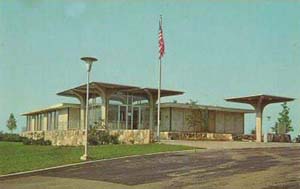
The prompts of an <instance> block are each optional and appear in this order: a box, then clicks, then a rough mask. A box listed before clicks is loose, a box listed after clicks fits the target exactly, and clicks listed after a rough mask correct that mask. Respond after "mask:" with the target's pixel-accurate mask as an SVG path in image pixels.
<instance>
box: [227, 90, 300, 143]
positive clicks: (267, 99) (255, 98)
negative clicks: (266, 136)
mask: <svg viewBox="0 0 300 189" xmlns="http://www.w3.org/2000/svg"><path fill="white" fill-rule="evenodd" d="M225 100H226V101H229V102H239V103H246V104H250V105H252V106H253V107H254V109H255V112H256V126H255V128H256V141H257V142H261V141H262V114H263V110H264V107H266V106H267V105H268V104H272V103H279V102H289V101H293V100H295V99H294V98H289V97H281V96H273V95H265V94H259V95H252V96H243V97H232V98H226V99H225Z"/></svg>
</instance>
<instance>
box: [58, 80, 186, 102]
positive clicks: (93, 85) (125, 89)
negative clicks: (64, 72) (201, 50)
mask: <svg viewBox="0 0 300 189" xmlns="http://www.w3.org/2000/svg"><path fill="white" fill-rule="evenodd" d="M97 88H101V89H104V90H107V89H108V90H109V89H114V90H116V93H115V94H113V95H112V97H111V99H112V100H117V99H118V98H119V97H120V96H124V95H127V94H128V95H135V96H137V97H140V100H143V99H148V96H149V93H150V94H152V95H157V92H158V89H155V88H142V87H137V86H132V85H121V84H113V83H103V82H90V87H89V90H90V96H91V98H93V97H97V96H99V91H98V90H97ZM74 93H79V94H81V95H85V94H86V84H83V85H80V86H77V87H74V88H71V89H67V90H64V91H62V92H58V93H57V95H60V96H69V97H76V95H75V94H74ZM183 93H184V92H182V91H175V90H167V89H161V97H166V96H173V95H181V94H183Z"/></svg>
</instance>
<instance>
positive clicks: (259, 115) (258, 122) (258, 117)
mask: <svg viewBox="0 0 300 189" xmlns="http://www.w3.org/2000/svg"><path fill="white" fill-rule="evenodd" d="M255 112H256V126H255V130H256V142H262V141H261V137H262V108H261V105H258V106H257V107H256V108H255Z"/></svg>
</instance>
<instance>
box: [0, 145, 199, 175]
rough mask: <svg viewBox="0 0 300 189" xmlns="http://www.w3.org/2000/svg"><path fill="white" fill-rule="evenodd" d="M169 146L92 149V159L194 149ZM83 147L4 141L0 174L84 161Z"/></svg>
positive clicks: (93, 147) (115, 146)
mask: <svg viewBox="0 0 300 189" xmlns="http://www.w3.org/2000/svg"><path fill="white" fill-rule="evenodd" d="M190 149H193V148H192V147H187V146H176V145H166V144H144V145H103V146H91V147H89V155H90V157H91V159H93V160H96V159H106V158H114V157H122V156H128V155H141V154H149V153H155V152H167V151H179V150H190ZM82 154H83V147H55V146H38V145H23V144H22V143H14V142H0V175H4V174H8V173H15V172H20V171H29V170H35V169H40V168H46V167H52V166H58V165H64V164H69V163H76V162H80V159H79V158H80V156H81V155H82Z"/></svg>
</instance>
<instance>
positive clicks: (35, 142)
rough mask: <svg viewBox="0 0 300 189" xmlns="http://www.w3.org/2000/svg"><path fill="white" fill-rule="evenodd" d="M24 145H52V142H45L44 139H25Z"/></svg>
mask: <svg viewBox="0 0 300 189" xmlns="http://www.w3.org/2000/svg"><path fill="white" fill-rule="evenodd" d="M23 144H25V145H45V146H46V145H51V141H50V140H45V139H44V138H41V139H37V140H34V139H32V138H24V139H23Z"/></svg>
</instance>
